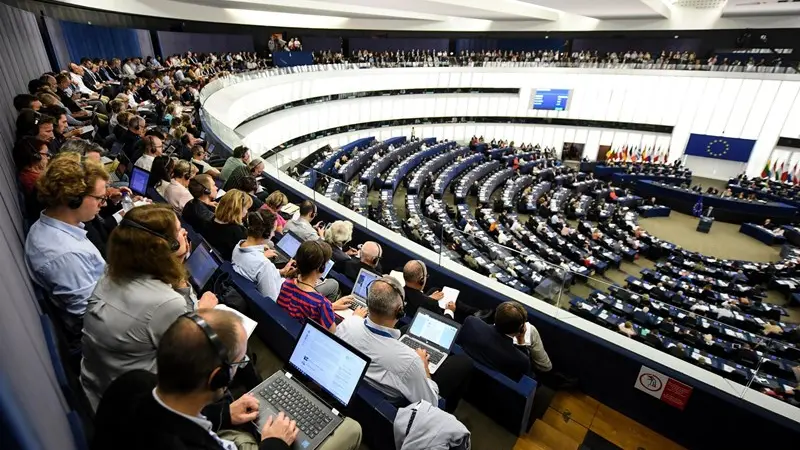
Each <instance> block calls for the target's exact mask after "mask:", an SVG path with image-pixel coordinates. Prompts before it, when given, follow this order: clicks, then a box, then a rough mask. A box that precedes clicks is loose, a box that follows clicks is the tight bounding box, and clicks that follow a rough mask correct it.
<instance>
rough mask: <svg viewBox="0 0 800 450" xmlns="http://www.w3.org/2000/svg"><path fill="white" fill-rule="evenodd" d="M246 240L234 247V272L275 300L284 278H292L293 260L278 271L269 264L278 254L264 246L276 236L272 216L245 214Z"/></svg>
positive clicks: (259, 212) (273, 216)
mask: <svg viewBox="0 0 800 450" xmlns="http://www.w3.org/2000/svg"><path fill="white" fill-rule="evenodd" d="M245 225H246V226H247V239H245V240H243V241H241V242H239V243H238V244H236V247H234V249H233V256H231V263H232V264H233V270H235V271H236V273H238V274H239V275H241V276H243V277H245V278H247V279H248V280H250V281H252V282H253V283H255V284H256V287H258V292H260V293H261V295H263V296H264V297H269V298H271V299H272V300H274V301H277V299H278V295H279V294H280V291H281V286H282V285H283V282H284V281H285V280H284V279H285V278H289V277H292V276H293V275H294V274H295V272H296V270H295V263H294V260H291V259H290V260H289V262H288V263H286V265H285V266H284V267H283V269H281V270H278V269H277V268H276V267H275V264H273V263H272V261H270V260H269V259H270V258H273V257H275V256H276V255H277V253H276V252H275V250H271V249H270V248H269V247H267V246H266V245H265V243H266V242H267V241H269V240H271V239H272V237H273V236H274V235H275V214H274V213H272V212H271V211H267V210H266V209H262V210H259V211H256V212H251V213H249V214H247V218H246V220H245Z"/></svg>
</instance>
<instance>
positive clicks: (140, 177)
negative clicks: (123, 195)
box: [128, 166, 150, 197]
mask: <svg viewBox="0 0 800 450" xmlns="http://www.w3.org/2000/svg"><path fill="white" fill-rule="evenodd" d="M149 179H150V172H148V171H146V170H144V169H142V168H141V167H136V166H133V171H132V172H131V180H130V182H129V183H128V186H130V188H131V191H133V193H134V194H137V195H141V196H142V197H144V196H146V195H147V181H148V180H149Z"/></svg>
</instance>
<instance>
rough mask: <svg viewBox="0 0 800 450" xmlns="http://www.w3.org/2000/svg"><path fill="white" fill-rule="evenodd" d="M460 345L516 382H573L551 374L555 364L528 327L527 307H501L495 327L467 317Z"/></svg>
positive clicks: (537, 337) (469, 353)
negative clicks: (526, 378)
mask: <svg viewBox="0 0 800 450" xmlns="http://www.w3.org/2000/svg"><path fill="white" fill-rule="evenodd" d="M458 344H459V345H461V347H462V348H463V349H464V351H465V352H466V353H467V354H468V355H470V357H472V358H473V359H474V360H475V361H477V362H479V363H481V364H484V365H486V366H489V367H491V368H492V369H494V370H497V371H498V372H500V373H502V374H503V375H505V376H507V377H509V378H511V379H512V380H514V381H518V380H519V379H520V378H522V376H523V375H527V376H530V377H533V376H537V377H538V378H546V379H547V380H548V381H546V383H547V384H548V385H549V386H551V387H555V386H552V385H558V386H564V385H565V384H567V383H570V382H571V381H568V380H566V378H565V377H564V376H563V375H559V374H555V373H553V372H552V369H553V364H552V363H551V362H550V357H549V356H548V355H547V352H546V351H545V349H544V344H542V338H541V337H540V336H539V332H538V331H537V330H536V328H535V327H534V326H533V325H531V324H529V323H528V312H527V311H526V310H525V307H523V306H522V305H521V304H519V303H517V302H514V301H509V302H505V303H501V304H500V305H499V306H498V307H497V311H496V312H495V320H494V325H489V324H487V323H486V322H483V321H482V320H479V319H477V318H473V317H468V318H467V320H465V321H464V326H462V327H461V331H460V332H459V333H458ZM551 382H552V385H551Z"/></svg>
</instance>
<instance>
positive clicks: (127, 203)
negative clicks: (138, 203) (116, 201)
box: [122, 192, 133, 212]
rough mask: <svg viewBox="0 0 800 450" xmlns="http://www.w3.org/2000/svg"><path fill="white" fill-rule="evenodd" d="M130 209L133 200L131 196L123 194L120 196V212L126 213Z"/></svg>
mask: <svg viewBox="0 0 800 450" xmlns="http://www.w3.org/2000/svg"><path fill="white" fill-rule="evenodd" d="M131 209H133V200H131V196H130V195H128V193H127V192H125V193H123V194H122V210H123V211H125V212H128V211H130V210H131Z"/></svg>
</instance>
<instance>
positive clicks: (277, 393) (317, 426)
mask: <svg viewBox="0 0 800 450" xmlns="http://www.w3.org/2000/svg"><path fill="white" fill-rule="evenodd" d="M260 394H261V396H262V397H264V398H265V399H266V400H267V401H268V402H269V403H271V404H272V406H274V407H275V408H276V409H278V410H279V411H283V412H285V413H286V414H288V415H289V417H290V418H292V419H293V420H294V421H296V422H297V428H299V429H300V430H301V431H302V432H303V433H305V434H306V435H307V436H308V437H309V438H311V439H314V438H315V437H316V436H317V435H318V434H319V433H320V432H321V431H322V430H323V429H324V428H325V426H326V425H328V423H330V421H331V418H330V416H329V414H328V413H326V412H325V411H323V410H322V409H320V408H319V406H317V405H316V404H314V403H313V402H311V401H310V400H309V399H308V398H307V397H306V396H305V395H304V394H303V393H302V392H301V391H299V390H298V389H297V388H296V387H295V386H293V385H292V384H291V383H289V382H288V381H286V380H285V379H284V378H277V379H276V380H275V381H274V382H272V383H270V384H269V385H268V386H267V387H265V388H264V389H263V390H262V391H261V392H260Z"/></svg>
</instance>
